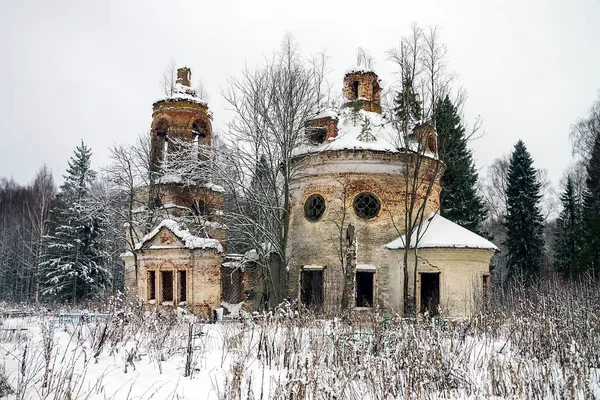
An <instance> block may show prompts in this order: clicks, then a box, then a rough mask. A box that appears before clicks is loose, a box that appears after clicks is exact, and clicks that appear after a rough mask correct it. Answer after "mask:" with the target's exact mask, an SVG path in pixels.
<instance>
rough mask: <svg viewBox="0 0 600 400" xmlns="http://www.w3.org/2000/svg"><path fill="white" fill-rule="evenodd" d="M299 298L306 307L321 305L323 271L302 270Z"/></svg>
mask: <svg viewBox="0 0 600 400" xmlns="http://www.w3.org/2000/svg"><path fill="white" fill-rule="evenodd" d="M300 277H301V279H300V281H301V282H300V288H301V289H300V300H301V301H302V304H304V305H305V306H306V307H308V308H312V309H315V310H316V309H321V307H323V271H302V275H300Z"/></svg>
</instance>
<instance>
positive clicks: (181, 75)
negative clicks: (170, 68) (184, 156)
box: [149, 67, 227, 247]
mask: <svg viewBox="0 0 600 400" xmlns="http://www.w3.org/2000/svg"><path fill="white" fill-rule="evenodd" d="M191 77H192V71H191V70H190V69H189V68H187V67H183V68H179V69H178V70H177V80H176V83H175V86H174V87H173V88H172V90H171V93H170V94H169V95H167V96H166V97H164V98H162V99H160V100H158V101H156V102H155V103H154V104H153V105H152V126H151V129H150V171H151V172H152V174H153V176H154V178H155V179H154V184H153V187H152V192H153V193H152V194H151V198H152V200H151V204H149V206H150V208H151V209H154V210H155V212H156V213H157V214H159V215H160V214H164V215H165V216H166V217H168V218H173V217H175V218H178V219H181V220H183V221H185V222H187V226H188V229H189V230H190V232H192V233H194V234H201V235H206V236H208V237H210V238H214V239H218V240H219V241H220V242H221V244H222V246H223V247H225V242H226V236H227V233H226V230H225V228H224V225H223V224H222V223H221V220H222V215H223V200H224V196H223V192H224V190H223V188H221V187H220V186H218V185H215V184H213V183H212V182H211V181H210V179H209V177H207V176H201V175H200V172H199V173H198V177H194V178H195V179H193V181H192V182H190V181H189V177H187V178H186V182H184V181H183V179H181V177H180V176H177V174H176V173H173V174H165V175H163V174H161V169H160V167H161V163H162V162H163V161H164V160H165V159H166V157H167V155H168V154H169V153H171V152H175V151H176V150H177V148H176V147H177V142H176V141H184V142H187V143H190V144H192V143H193V144H196V145H197V146H198V147H201V146H202V147H204V149H206V150H209V151H210V150H211V149H212V145H213V133H212V114H211V113H210V112H209V110H208V104H207V103H206V101H204V100H203V99H201V98H199V97H198V95H197V93H196V90H194V89H193V88H192V87H191V86H190V81H191ZM206 154H207V152H206V151H199V152H198V157H199V158H200V160H202V158H201V157H206Z"/></svg>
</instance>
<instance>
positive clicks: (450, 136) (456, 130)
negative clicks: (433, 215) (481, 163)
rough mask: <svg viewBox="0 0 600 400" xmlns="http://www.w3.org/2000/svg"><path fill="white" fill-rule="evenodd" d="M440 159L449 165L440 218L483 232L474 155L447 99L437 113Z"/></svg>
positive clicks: (439, 103) (455, 112) (443, 179)
mask: <svg viewBox="0 0 600 400" xmlns="http://www.w3.org/2000/svg"><path fill="white" fill-rule="evenodd" d="M435 124H436V131H437V135H438V155H439V158H440V160H442V161H443V162H444V163H445V164H446V170H445V172H444V175H443V176H442V179H441V181H440V183H441V186H442V194H441V199H440V200H441V205H440V207H441V209H440V214H441V215H443V216H444V217H446V218H448V219H449V220H451V221H454V222H456V223H457V224H459V225H461V226H463V227H465V228H467V229H469V230H471V231H473V232H477V233H479V232H480V229H479V228H480V224H481V222H482V221H483V220H484V219H485V216H486V209H485V204H484V201H483V199H482V198H481V197H480V196H479V194H478V193H477V178H478V176H477V170H476V169H475V163H474V162H473V154H472V153H471V151H470V150H469V149H468V147H467V138H466V136H465V128H464V127H463V125H462V124H461V121H460V117H459V116H458V113H457V110H456V107H454V105H453V104H452V102H451V101H450V98H449V97H448V96H446V98H445V99H444V100H443V101H441V100H440V101H439V102H438V105H437V107H436V112H435Z"/></svg>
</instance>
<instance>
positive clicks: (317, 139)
mask: <svg viewBox="0 0 600 400" xmlns="http://www.w3.org/2000/svg"><path fill="white" fill-rule="evenodd" d="M308 138H309V140H310V141H311V142H312V143H313V144H323V142H325V139H326V138H327V128H325V127H323V126H314V127H310V128H308Z"/></svg>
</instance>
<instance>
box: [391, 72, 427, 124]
mask: <svg viewBox="0 0 600 400" xmlns="http://www.w3.org/2000/svg"><path fill="white" fill-rule="evenodd" d="M394 105H395V107H394V109H393V111H394V115H395V117H396V120H397V121H398V123H399V125H400V129H401V130H402V131H403V132H404V133H405V134H406V133H409V132H408V130H409V129H410V127H411V126H412V125H414V124H415V123H416V121H418V120H419V119H420V118H421V102H420V101H419V99H418V98H417V94H416V93H415V91H414V88H413V81H412V79H411V78H410V77H409V76H404V77H403V78H402V90H401V91H399V92H398V93H396V97H394Z"/></svg>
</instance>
